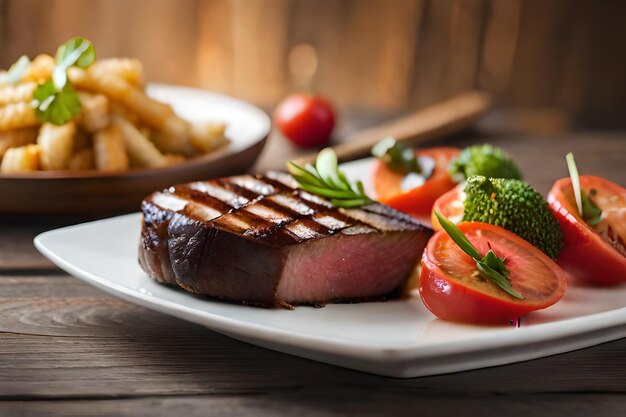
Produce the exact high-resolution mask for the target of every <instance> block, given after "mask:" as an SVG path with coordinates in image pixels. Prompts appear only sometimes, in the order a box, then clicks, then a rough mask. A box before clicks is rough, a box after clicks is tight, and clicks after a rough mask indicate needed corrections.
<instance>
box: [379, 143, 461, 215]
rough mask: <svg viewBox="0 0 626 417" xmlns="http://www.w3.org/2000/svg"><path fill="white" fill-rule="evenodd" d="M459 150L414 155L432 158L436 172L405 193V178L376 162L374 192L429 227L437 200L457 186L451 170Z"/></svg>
mask: <svg viewBox="0 0 626 417" xmlns="http://www.w3.org/2000/svg"><path fill="white" fill-rule="evenodd" d="M460 152H461V151H460V150H459V149H457V148H449V147H438V148H427V149H419V150H416V151H415V154H416V155H417V156H418V157H420V158H424V157H426V158H432V160H433V161H434V168H433V171H432V175H431V176H430V177H429V178H428V179H427V180H426V181H425V182H424V183H423V184H422V185H420V186H418V187H415V188H412V189H409V190H403V189H402V180H403V179H404V177H405V176H404V175H403V174H401V173H398V172H396V171H392V170H390V169H389V168H388V167H387V165H386V164H385V163H384V162H382V161H380V160H378V159H377V160H376V161H375V163H374V188H375V190H376V196H377V200H378V201H380V202H381V203H383V204H387V205H388V206H391V207H393V208H395V209H396V210H399V211H401V212H404V213H406V214H408V215H410V216H412V217H415V218H416V219H419V220H422V221H424V222H426V223H430V212H431V210H432V208H433V204H435V200H437V198H439V196H441V195H442V194H444V193H445V192H446V191H448V190H450V189H452V188H454V186H455V185H456V184H455V183H454V182H453V181H452V178H450V174H448V167H449V166H450V162H451V161H452V160H453V159H455V158H456V157H458V156H459V154H460Z"/></svg>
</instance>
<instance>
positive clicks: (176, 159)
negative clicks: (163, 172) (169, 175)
mask: <svg viewBox="0 0 626 417" xmlns="http://www.w3.org/2000/svg"><path fill="white" fill-rule="evenodd" d="M163 156H164V157H165V165H166V166H172V165H178V164H182V163H183V162H185V161H186V160H187V158H185V157H184V156H183V155H178V154H175V153H168V154H165V155H163Z"/></svg>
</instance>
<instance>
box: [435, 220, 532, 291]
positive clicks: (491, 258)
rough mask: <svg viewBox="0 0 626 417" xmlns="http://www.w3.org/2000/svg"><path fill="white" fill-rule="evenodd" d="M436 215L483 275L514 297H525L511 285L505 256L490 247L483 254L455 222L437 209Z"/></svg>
mask: <svg viewBox="0 0 626 417" xmlns="http://www.w3.org/2000/svg"><path fill="white" fill-rule="evenodd" d="M435 216H437V219H438V220H439V224H441V227H443V229H444V230H445V231H446V233H448V235H449V236H450V238H452V240H453V241H454V242H455V243H456V244H457V245H458V246H459V248H461V250H462V251H463V252H465V253H466V254H468V255H469V256H470V257H471V258H472V259H474V262H476V266H477V267H478V272H479V273H480V275H481V276H482V277H484V278H486V279H488V280H490V281H491V282H493V283H494V284H496V285H497V286H498V287H500V288H502V289H503V290H504V291H506V292H507V293H508V294H510V295H512V296H513V297H515V298H518V299H520V300H523V299H524V296H523V295H521V294H520V293H518V292H517V291H515V290H514V289H513V287H512V286H511V280H510V279H509V275H510V273H509V270H508V269H506V265H504V260H505V259H504V258H499V257H498V255H496V253H495V252H494V251H493V250H492V249H489V252H487V254H486V255H485V256H482V255H481V254H480V252H478V249H476V248H475V247H474V245H472V243H471V242H470V241H469V240H468V239H467V237H465V235H464V234H463V232H461V230H460V229H459V228H458V227H457V226H456V225H455V224H454V223H452V222H451V221H450V220H448V219H447V218H446V217H444V216H443V215H441V213H439V212H438V211H435Z"/></svg>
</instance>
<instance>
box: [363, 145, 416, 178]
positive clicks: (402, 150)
mask: <svg viewBox="0 0 626 417" xmlns="http://www.w3.org/2000/svg"><path fill="white" fill-rule="evenodd" d="M372 155H374V156H375V157H377V158H380V159H382V161H383V162H384V163H385V164H386V165H387V167H389V169H391V170H392V171H396V172H400V173H402V174H409V173H411V172H413V173H415V174H422V173H423V171H424V170H423V169H422V166H421V165H420V163H419V160H418V159H417V156H416V155H415V152H414V151H413V149H411V148H408V147H406V146H404V145H402V144H401V143H399V142H398V141H397V140H395V139H394V138H392V137H391V136H388V137H386V138H384V139H382V140H381V141H380V142H378V143H377V144H376V145H374V147H373V148H372Z"/></svg>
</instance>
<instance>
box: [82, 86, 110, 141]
mask: <svg viewBox="0 0 626 417" xmlns="http://www.w3.org/2000/svg"><path fill="white" fill-rule="evenodd" d="M78 98H79V100H80V104H81V109H80V114H79V116H78V120H77V123H78V125H79V126H80V127H81V128H82V129H84V130H85V131H87V132H89V133H95V132H96V131H98V130H101V129H104V128H105V127H106V126H107V125H108V124H109V99H108V98H107V97H106V96H105V95H103V94H91V93H86V92H83V91H81V92H79V93H78Z"/></svg>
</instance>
